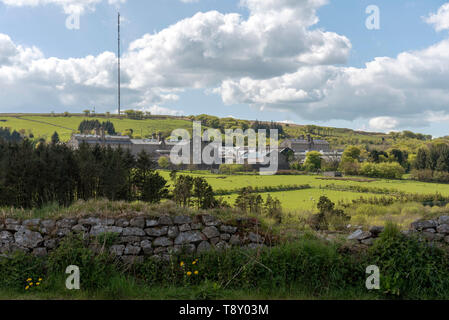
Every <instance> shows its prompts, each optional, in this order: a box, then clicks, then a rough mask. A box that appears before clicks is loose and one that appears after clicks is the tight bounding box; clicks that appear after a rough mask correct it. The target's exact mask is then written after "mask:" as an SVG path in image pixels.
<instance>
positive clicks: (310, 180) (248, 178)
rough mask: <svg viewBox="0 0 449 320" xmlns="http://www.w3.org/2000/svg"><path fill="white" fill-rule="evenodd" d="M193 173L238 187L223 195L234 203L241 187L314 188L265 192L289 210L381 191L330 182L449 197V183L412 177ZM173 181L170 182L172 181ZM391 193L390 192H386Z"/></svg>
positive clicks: (221, 184)
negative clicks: (344, 178)
mask: <svg viewBox="0 0 449 320" xmlns="http://www.w3.org/2000/svg"><path fill="white" fill-rule="evenodd" d="M161 174H162V175H163V176H164V178H165V179H167V180H168V181H170V177H169V172H168V171H161ZM183 174H189V175H192V176H202V177H204V178H205V179H206V180H207V182H208V183H209V184H211V186H212V187H213V188H214V190H220V189H221V190H235V193H234V194H231V195H226V196H223V198H224V199H225V200H226V201H227V202H228V203H229V204H234V202H235V199H236V198H237V192H238V190H239V189H240V188H243V187H248V186H252V187H255V186H258V187H264V186H279V185H304V184H308V185H310V186H311V187H312V188H311V189H305V190H294V191H279V192H268V193H261V195H262V197H263V198H264V199H265V198H266V196H267V195H268V194H270V195H271V196H273V197H276V198H278V199H279V200H280V201H281V203H282V207H283V208H284V209H286V210H288V211H302V210H313V209H315V208H316V203H317V201H318V200H319V198H320V196H322V195H325V196H327V197H328V198H329V199H331V200H332V201H333V202H335V203H338V202H339V201H341V202H344V203H348V202H351V201H352V200H354V199H359V198H361V197H362V198H373V197H380V196H382V195H380V194H374V193H365V192H352V191H339V190H329V189H323V188H324V187H325V186H326V185H330V184H334V185H337V186H345V187H348V186H359V187H373V188H388V189H391V190H398V191H403V192H406V193H419V194H435V193H436V192H439V193H440V194H442V195H444V196H449V185H447V184H436V183H425V182H416V181H410V180H385V179H379V180H374V181H372V182H356V181H341V180H321V179H320V178H322V177H320V176H317V175H284V176H280V175H273V176H259V175H253V174H251V175H217V174H209V173H207V172H201V173H198V172H196V173H183ZM169 183H170V182H169ZM384 196H387V195H384Z"/></svg>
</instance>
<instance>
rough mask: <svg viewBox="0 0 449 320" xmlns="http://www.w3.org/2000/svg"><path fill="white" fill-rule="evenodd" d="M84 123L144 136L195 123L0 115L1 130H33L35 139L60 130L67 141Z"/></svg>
mask: <svg viewBox="0 0 449 320" xmlns="http://www.w3.org/2000/svg"><path fill="white" fill-rule="evenodd" d="M83 120H98V121H100V122H102V121H106V120H109V121H111V122H112V123H113V124H114V127H115V130H116V131H117V132H123V131H125V130H127V129H133V131H134V134H138V135H141V136H142V137H145V136H146V135H151V134H153V133H156V132H158V131H161V132H163V133H167V134H169V133H170V132H172V131H173V130H175V129H178V128H180V129H192V123H191V121H189V120H183V119H176V118H161V119H146V120H131V119H126V118H123V119H118V118H115V117H112V118H105V117H85V116H80V115H79V116H75V115H73V116H68V117H64V116H53V117H52V116H44V115H42V116H31V115H23V116H21V115H17V116H2V115H0V127H8V128H11V129H12V130H16V131H19V130H22V129H24V130H25V131H26V132H27V133H29V132H30V131H31V132H32V133H33V135H34V136H35V137H38V138H44V139H49V138H50V137H51V135H52V134H53V133H54V132H55V131H57V132H58V134H59V137H60V139H61V140H62V141H68V140H69V139H70V137H71V135H72V133H74V132H76V131H77V130H78V126H79V124H80V123H81V121H83Z"/></svg>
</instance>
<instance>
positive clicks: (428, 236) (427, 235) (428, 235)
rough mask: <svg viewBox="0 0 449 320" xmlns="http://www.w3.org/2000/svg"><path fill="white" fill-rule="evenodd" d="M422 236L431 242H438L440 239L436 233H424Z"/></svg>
mask: <svg viewBox="0 0 449 320" xmlns="http://www.w3.org/2000/svg"><path fill="white" fill-rule="evenodd" d="M421 236H422V237H423V238H424V239H426V240H429V241H434V240H436V239H437V238H438V237H437V236H436V233H434V232H428V231H424V232H422V233H421Z"/></svg>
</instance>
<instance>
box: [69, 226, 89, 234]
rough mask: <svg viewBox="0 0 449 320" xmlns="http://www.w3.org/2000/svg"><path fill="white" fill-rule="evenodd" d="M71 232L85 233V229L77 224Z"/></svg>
mask: <svg viewBox="0 0 449 320" xmlns="http://www.w3.org/2000/svg"><path fill="white" fill-rule="evenodd" d="M72 230H73V231H75V232H76V233H84V232H86V231H87V229H86V227H85V226H83V225H82V224H77V225H76V226H74V227H73V228H72Z"/></svg>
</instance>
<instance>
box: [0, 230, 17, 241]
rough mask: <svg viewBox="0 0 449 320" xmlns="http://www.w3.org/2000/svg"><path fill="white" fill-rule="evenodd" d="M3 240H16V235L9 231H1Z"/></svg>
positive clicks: (1, 239)
mask: <svg viewBox="0 0 449 320" xmlns="http://www.w3.org/2000/svg"><path fill="white" fill-rule="evenodd" d="M3 241H14V236H13V235H12V233H11V232H9V231H2V232H0V242H3Z"/></svg>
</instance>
